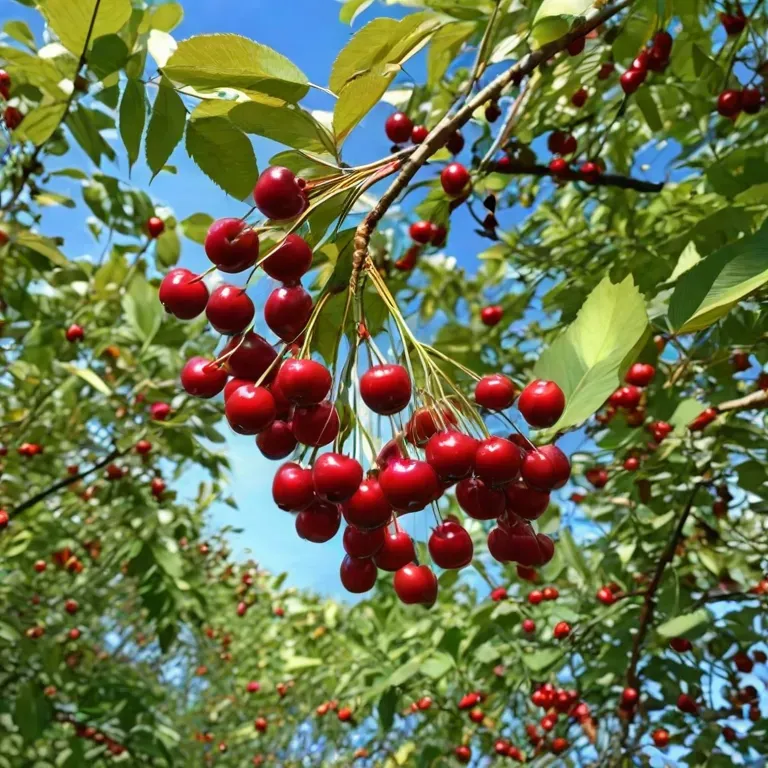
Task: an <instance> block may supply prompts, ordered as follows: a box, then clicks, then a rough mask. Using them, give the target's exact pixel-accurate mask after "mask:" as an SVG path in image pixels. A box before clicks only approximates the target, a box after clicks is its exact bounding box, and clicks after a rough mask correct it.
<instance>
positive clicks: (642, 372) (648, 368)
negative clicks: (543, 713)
mask: <svg viewBox="0 0 768 768" xmlns="http://www.w3.org/2000/svg"><path fill="white" fill-rule="evenodd" d="M655 375H656V369H655V368H654V367H653V366H652V365H651V364H650V363H634V365H632V366H630V368H629V370H628V371H627V373H626V375H625V376H624V381H626V382H627V384H634V385H635V386H636V387H647V386H648V385H649V384H650V383H651V382H652V381H653V377H654V376H655Z"/></svg>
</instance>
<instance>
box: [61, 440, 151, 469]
mask: <svg viewBox="0 0 768 768" xmlns="http://www.w3.org/2000/svg"><path fill="white" fill-rule="evenodd" d="M134 450H135V451H136V453H138V454H139V455H140V456H146V454H148V453H149V452H150V451H151V450H152V443H150V442H149V440H139V441H138V442H137V443H136V445H135V446H134ZM74 474H77V472H75V473H74Z"/></svg>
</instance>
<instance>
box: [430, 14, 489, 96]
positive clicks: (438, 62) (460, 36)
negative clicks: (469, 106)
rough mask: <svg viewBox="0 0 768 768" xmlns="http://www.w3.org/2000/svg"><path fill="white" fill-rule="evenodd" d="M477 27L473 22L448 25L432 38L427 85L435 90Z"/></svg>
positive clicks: (458, 22) (457, 22)
mask: <svg viewBox="0 0 768 768" xmlns="http://www.w3.org/2000/svg"><path fill="white" fill-rule="evenodd" d="M476 29H477V25H476V24H475V23H474V22H471V21H456V22H453V23H452V24H446V25H445V26H444V27H442V28H441V29H439V30H438V31H437V32H435V34H434V35H433V36H432V40H431V41H430V44H429V51H428V53H427V85H428V86H429V87H430V88H434V87H435V86H436V85H437V84H438V83H439V82H440V81H441V80H442V79H443V75H444V74H445V73H446V70H447V69H448V67H449V65H450V63H451V62H452V61H453V60H454V59H455V58H456V56H457V54H458V53H459V51H460V50H461V46H462V45H464V43H465V42H466V41H467V40H468V39H469V38H470V37H471V36H472V34H473V33H474V31H475V30H476Z"/></svg>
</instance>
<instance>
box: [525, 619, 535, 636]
mask: <svg viewBox="0 0 768 768" xmlns="http://www.w3.org/2000/svg"><path fill="white" fill-rule="evenodd" d="M522 627H523V632H525V633H526V634H527V635H531V634H533V633H534V632H535V631H536V622H535V621H534V620H533V619H523V624H522Z"/></svg>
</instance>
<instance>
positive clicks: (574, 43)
mask: <svg viewBox="0 0 768 768" xmlns="http://www.w3.org/2000/svg"><path fill="white" fill-rule="evenodd" d="M586 44H587V37H586V35H582V36H581V37H577V38H576V39H575V40H571V42H570V43H568V48H567V49H566V50H567V51H568V53H569V54H570V55H571V56H578V55H579V54H580V53H581V52H582V51H583V50H584V46H585V45H586Z"/></svg>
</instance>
